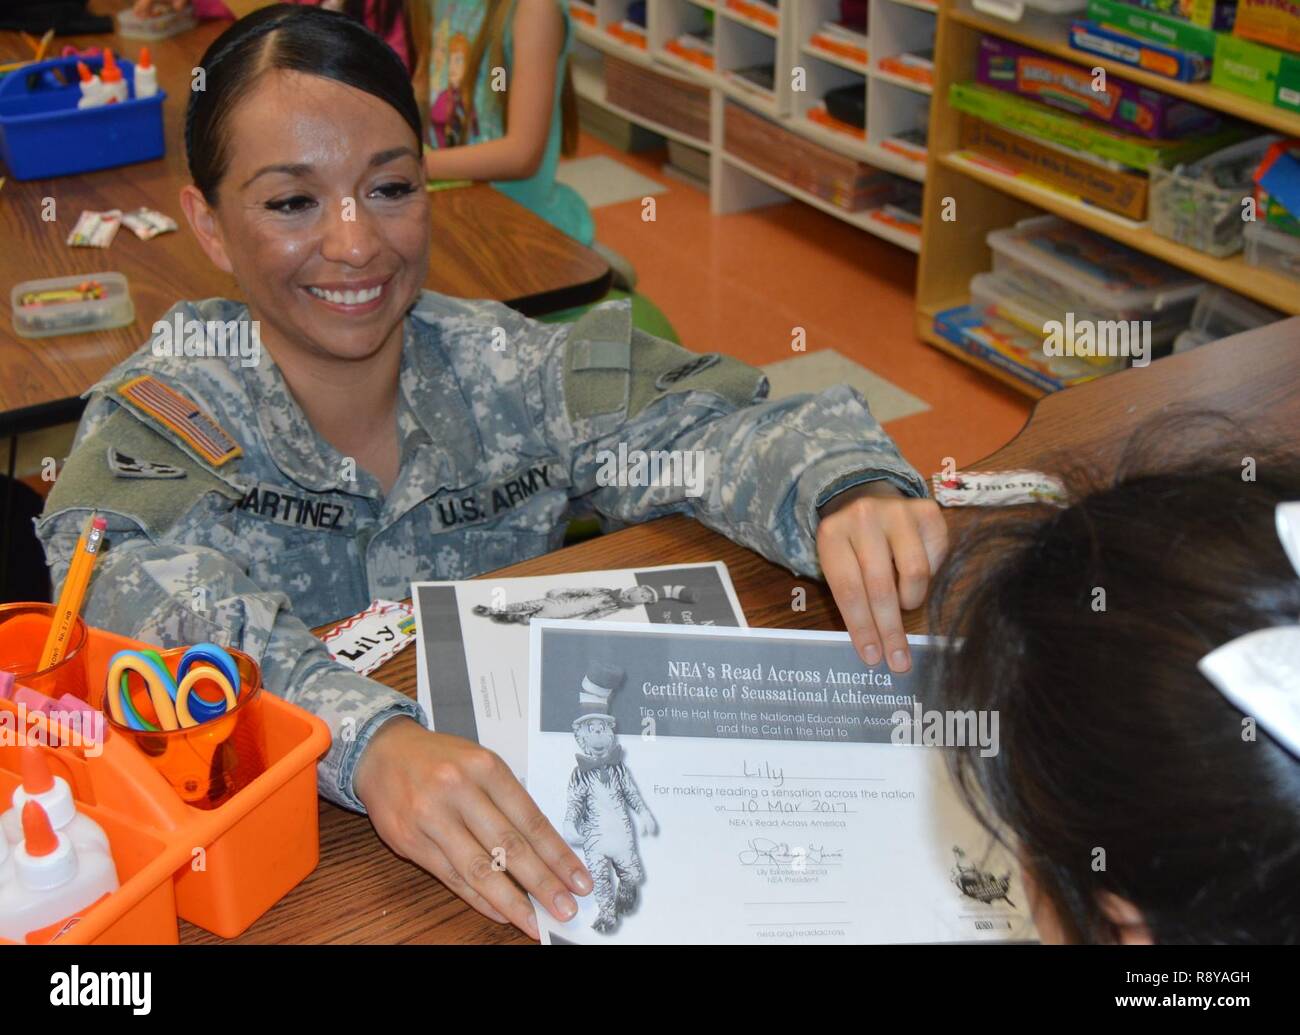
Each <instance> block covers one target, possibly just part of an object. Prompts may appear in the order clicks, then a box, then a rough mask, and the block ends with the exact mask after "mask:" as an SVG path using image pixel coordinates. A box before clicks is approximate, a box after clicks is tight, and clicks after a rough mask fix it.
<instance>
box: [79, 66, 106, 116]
mask: <svg viewBox="0 0 1300 1035" xmlns="http://www.w3.org/2000/svg"><path fill="white" fill-rule="evenodd" d="M77 75H79V76H80V77H81V99H80V100H79V101H77V107H78V108H98V107H99V106H100V105H101V104H106V103H107V101H108V98H107V95H106V94H105V93H104V84H103V83H102V82H100V79H99V76H97V75H95V73H94V72H92V71H91V70H90V68H89V67H88V66H87V65H86V63H85V62H84V61H78V62H77Z"/></svg>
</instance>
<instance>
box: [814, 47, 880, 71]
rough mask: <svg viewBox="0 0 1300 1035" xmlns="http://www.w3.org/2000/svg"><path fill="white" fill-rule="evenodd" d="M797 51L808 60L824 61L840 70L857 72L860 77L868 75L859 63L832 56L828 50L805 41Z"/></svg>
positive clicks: (836, 55) (866, 69)
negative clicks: (808, 58)
mask: <svg viewBox="0 0 1300 1035" xmlns="http://www.w3.org/2000/svg"><path fill="white" fill-rule="evenodd" d="M799 51H800V53H802V54H804V55H806V56H808V57H810V58H816V59H817V60H818V61H826V62H829V63H830V64H832V65H839V66H840V68H846V69H848V70H849V71H850V72H857V73H858V75H861V76H865V75H867V74H869V69H868V67H867V66H866V65H865V64H863V63H862V62H861V61H854V60H853V59H852V58H846V57H841V56H840V55H839V54H832V53H831V52H830V51H829V50H823V49H822V48H821V47H816V46H813V44H811V43H809V42H807V41H805V42H804V44H803V46H802V47H800V48H799ZM867 53H868V55H869V54H870V53H871V50H870V44H868V49H867Z"/></svg>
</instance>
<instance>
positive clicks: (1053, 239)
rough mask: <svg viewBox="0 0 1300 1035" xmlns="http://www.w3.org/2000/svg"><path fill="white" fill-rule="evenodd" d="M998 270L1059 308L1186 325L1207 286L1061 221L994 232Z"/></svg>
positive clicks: (1045, 219)
mask: <svg viewBox="0 0 1300 1035" xmlns="http://www.w3.org/2000/svg"><path fill="white" fill-rule="evenodd" d="M988 244H989V247H990V248H991V249H992V250H993V269H994V271H995V272H1008V273H1011V274H1012V275H1014V276H1015V278H1016V280H1017V281H1018V282H1019V283H1020V284H1021V285H1022V287H1023V289H1024V290H1025V291H1026V292H1027V293H1029V294H1032V295H1035V296H1037V297H1039V298H1041V299H1042V300H1043V302H1044V304H1045V305H1048V306H1050V307H1051V308H1052V309H1053V310H1055V309H1057V308H1060V309H1061V310H1062V311H1063V312H1066V311H1068V312H1073V313H1075V315H1076V317H1077V316H1079V315H1080V314H1082V313H1092V314H1095V315H1097V316H1099V317H1102V318H1105V319H1110V320H1150V321H1151V322H1152V332H1153V335H1154V332H1155V327H1156V326H1157V325H1160V324H1164V323H1165V322H1166V321H1168V322H1169V323H1179V322H1181V325H1182V326H1180V327H1178V328H1177V329H1176V330H1175V331H1173V332H1172V333H1171V334H1170V335H1169V337H1171V338H1172V336H1173V334H1176V333H1177V330H1181V329H1182V327H1185V326H1186V324H1187V320H1188V319H1189V318H1190V315H1191V308H1192V304H1193V302H1194V301H1195V298H1196V294H1197V292H1198V291H1200V290H1201V288H1202V287H1203V286H1204V284H1203V282H1202V281H1201V280H1198V279H1197V278H1196V277H1193V276H1191V275H1190V274H1188V273H1184V272H1183V271H1182V270H1180V269H1177V268H1175V267H1173V266H1170V265H1169V264H1167V263H1164V262H1161V261H1160V260H1159V259H1154V258H1152V257H1151V256H1149V255H1144V254H1143V253H1141V252H1137V251H1134V250H1133V249H1132V248H1128V247H1126V246H1124V245H1122V244H1120V243H1119V242H1117V241H1112V240H1111V239H1110V238H1108V237H1105V236H1103V235H1102V234H1097V233H1093V232H1092V231H1090V230H1085V229H1084V228H1083V227H1080V226H1076V225H1075V224H1073V223H1070V222H1067V221H1066V220H1064V219H1060V218H1058V217H1056V216H1035V217H1032V218H1029V219H1024V220H1021V221H1020V222H1019V223H1017V224H1016V225H1015V226H1012V227H1007V228H1005V229H1002V230H993V231H990V233H989V235H988Z"/></svg>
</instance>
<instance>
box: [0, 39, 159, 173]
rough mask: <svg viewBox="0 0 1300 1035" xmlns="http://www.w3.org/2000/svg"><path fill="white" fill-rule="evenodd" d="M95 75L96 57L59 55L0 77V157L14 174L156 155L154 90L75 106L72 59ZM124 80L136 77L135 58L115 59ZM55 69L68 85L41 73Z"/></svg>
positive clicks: (103, 165) (86, 168)
mask: <svg viewBox="0 0 1300 1035" xmlns="http://www.w3.org/2000/svg"><path fill="white" fill-rule="evenodd" d="M78 60H81V61H84V62H85V63H86V64H87V65H88V66H89V67H90V69H91V71H93V72H95V73H96V74H98V73H99V72H100V71H101V70H102V68H103V64H104V61H103V58H102V57H86V58H77V57H66V58H54V59H53V60H51V61H40V62H37V63H35V64H31V65H27V66H25V67H24V68H22V69H20V70H18V71H15V72H11V73H10V74H9V75H6V76H5V77H4V78H2V79H0V159H3V160H4V163H5V165H6V166H8V167H9V173H10V175H11V176H13V178H14V179H15V180H37V179H48V178H50V177H53V176H67V175H70V174H72V173H84V172H91V171H92V170H95V169H110V168H112V167H114V166H118V165H131V164H133V163H135V162H147V161H151V160H153V159H155V158H161V157H162V155H163V147H164V145H163V117H162V106H163V101H164V100H166V99H167V94H166V93H165V92H164V91H162V90H159V91H158V93H157V94H155V95H154V96H153V97H142V98H136V97H135V96H134V95H132V96H131V99H130V100H127V101H124V102H123V103H121V104H105V105H101V106H99V107H94V108H78V107H77V102H78V101H79V100H80V99H81V89H80V81H79V77H78V75H77V61H78ZM117 64H118V67H119V68H120V69H121V70H122V75H123V78H124V80H125V82H126V83H131V82H133V81H134V80H135V65H134V64H133V63H132V62H130V61H127V60H126V59H125V58H118V59H117ZM51 69H58V70H59V71H61V72H62V73H63V77H64V79H66V80H67V85H64V86H60V85H57V84H53V83H52V81H51V77H50V76H48V75H46V74H45V73H46V72H47V71H48V70H51Z"/></svg>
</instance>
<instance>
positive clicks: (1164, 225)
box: [1150, 136, 1279, 258]
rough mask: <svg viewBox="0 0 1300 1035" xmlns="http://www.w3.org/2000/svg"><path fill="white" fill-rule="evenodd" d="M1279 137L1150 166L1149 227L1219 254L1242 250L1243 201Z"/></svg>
mask: <svg viewBox="0 0 1300 1035" xmlns="http://www.w3.org/2000/svg"><path fill="white" fill-rule="evenodd" d="M1278 139H1279V138H1278V137H1276V136H1263V137H1256V138H1255V139H1253V140H1244V141H1242V142H1241V143H1239V144H1233V145H1232V146H1231V147H1225V148H1223V149H1222V150H1221V151H1216V152H1214V153H1213V154H1211V155H1206V156H1205V157H1204V158H1201V159H1199V160H1197V161H1195V162H1192V163H1190V164H1188V165H1179V166H1175V167H1174V168H1173V169H1161V168H1159V167H1152V169H1151V190H1150V206H1151V229H1152V230H1153V231H1154V232H1155V233H1157V234H1159V235H1160V236H1161V237H1167V238H1169V239H1170V240H1171V241H1177V242H1178V243H1179V244H1185V245H1187V246H1188V247H1189V248H1195V249H1196V250H1197V251H1202V252H1205V253H1206V254H1207V255H1213V256H1216V257H1217V258H1223V257H1225V256H1228V255H1235V254H1236V253H1237V252H1239V251H1241V246H1242V240H1243V238H1242V233H1243V231H1244V229H1245V226H1246V221H1245V220H1244V219H1242V214H1243V209H1242V201H1243V199H1245V198H1248V197H1251V195H1252V193H1253V192H1254V189H1255V183H1254V180H1253V179H1252V173H1254V171H1255V167H1256V166H1257V165H1259V162H1260V159H1261V158H1263V157H1264V152H1265V151H1267V150H1268V149H1269V147H1271V146H1272V145H1273V143H1275V142H1276V141H1277V140H1278Z"/></svg>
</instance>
